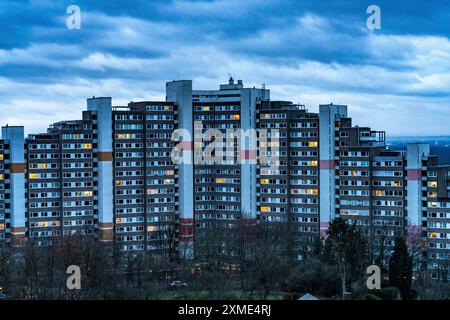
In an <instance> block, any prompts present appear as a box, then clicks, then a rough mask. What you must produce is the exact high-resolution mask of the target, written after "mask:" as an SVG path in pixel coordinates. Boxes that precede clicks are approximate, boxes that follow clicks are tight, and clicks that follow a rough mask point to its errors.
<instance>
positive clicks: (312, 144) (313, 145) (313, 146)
mask: <svg viewBox="0 0 450 320" xmlns="http://www.w3.org/2000/svg"><path fill="white" fill-rule="evenodd" d="M308 145H309V146H310V147H312V148H316V147H317V141H310V142H309V143H308Z"/></svg>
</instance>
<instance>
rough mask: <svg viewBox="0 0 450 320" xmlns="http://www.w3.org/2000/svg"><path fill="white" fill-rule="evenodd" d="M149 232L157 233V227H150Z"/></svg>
mask: <svg viewBox="0 0 450 320" xmlns="http://www.w3.org/2000/svg"><path fill="white" fill-rule="evenodd" d="M147 231H148V232H153V231H156V227H155V226H148V227H147Z"/></svg>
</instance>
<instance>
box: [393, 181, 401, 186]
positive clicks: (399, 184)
mask: <svg viewBox="0 0 450 320" xmlns="http://www.w3.org/2000/svg"><path fill="white" fill-rule="evenodd" d="M401 186H402V183H401V182H394V187H401Z"/></svg>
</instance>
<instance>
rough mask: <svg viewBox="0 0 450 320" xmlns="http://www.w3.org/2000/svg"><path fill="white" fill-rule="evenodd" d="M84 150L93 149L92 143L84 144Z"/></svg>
mask: <svg viewBox="0 0 450 320" xmlns="http://www.w3.org/2000/svg"><path fill="white" fill-rule="evenodd" d="M83 149H92V144H91V143H85V144H83Z"/></svg>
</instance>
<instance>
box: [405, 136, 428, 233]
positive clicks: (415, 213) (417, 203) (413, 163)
mask: <svg viewBox="0 0 450 320" xmlns="http://www.w3.org/2000/svg"><path fill="white" fill-rule="evenodd" d="M429 155H430V145H429V144H423V143H411V144H408V145H407V152H406V160H407V165H406V172H407V177H406V179H407V198H406V200H407V207H406V210H407V216H408V221H407V223H408V229H409V230H410V231H412V232H413V233H416V234H420V231H421V228H422V227H421V226H422V160H423V159H424V158H426V157H428V156H429Z"/></svg>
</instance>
